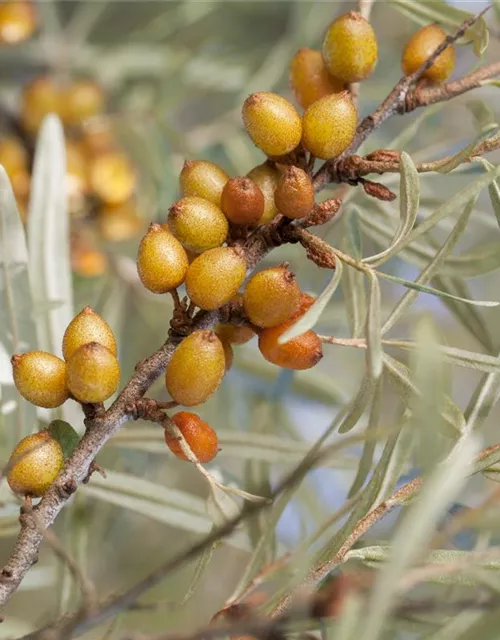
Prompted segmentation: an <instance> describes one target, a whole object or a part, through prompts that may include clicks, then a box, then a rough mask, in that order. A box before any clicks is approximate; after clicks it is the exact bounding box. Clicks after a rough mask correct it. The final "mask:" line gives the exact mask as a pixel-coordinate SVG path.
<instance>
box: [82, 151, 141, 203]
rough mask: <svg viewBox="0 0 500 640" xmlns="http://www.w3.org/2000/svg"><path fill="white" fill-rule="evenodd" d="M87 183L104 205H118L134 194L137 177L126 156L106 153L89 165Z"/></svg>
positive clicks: (115, 152) (119, 152)
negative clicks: (88, 182)
mask: <svg viewBox="0 0 500 640" xmlns="http://www.w3.org/2000/svg"><path fill="white" fill-rule="evenodd" d="M89 181H90V186H91V188H92V190H93V191H94V193H95V195H96V196H97V197H98V198H100V199H101V200H102V201H103V202H105V203H106V204H120V203H121V202H125V201H126V200H128V199H129V198H130V197H131V196H132V194H133V193H134V190H135V187H136V184H137V176H136V173H135V170H134V167H133V166H132V163H131V162H130V159H129V158H128V156H127V155H126V154H125V153H123V152H121V151H108V152H106V153H103V154H101V155H98V156H96V157H95V158H94V159H93V160H92V162H91V163H90V168H89Z"/></svg>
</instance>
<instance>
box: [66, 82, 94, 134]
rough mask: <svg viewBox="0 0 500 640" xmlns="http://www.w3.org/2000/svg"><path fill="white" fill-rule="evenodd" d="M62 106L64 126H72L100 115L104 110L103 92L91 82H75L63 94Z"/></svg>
mask: <svg viewBox="0 0 500 640" xmlns="http://www.w3.org/2000/svg"><path fill="white" fill-rule="evenodd" d="M62 97H63V100H64V106H63V110H62V113H61V116H62V120H63V122H64V124H66V125H70V126H72V125H73V126H74V125H78V124H81V123H82V121H83V120H86V119H87V118H91V117H92V116H96V115H97V114H99V113H101V112H102V110H103V109H104V92H103V90H102V88H101V87H100V86H99V85H98V84H97V83H96V82H94V81H92V80H77V81H76V82H73V83H71V84H70V85H69V86H68V87H66V89H65V90H64V92H63V96H62Z"/></svg>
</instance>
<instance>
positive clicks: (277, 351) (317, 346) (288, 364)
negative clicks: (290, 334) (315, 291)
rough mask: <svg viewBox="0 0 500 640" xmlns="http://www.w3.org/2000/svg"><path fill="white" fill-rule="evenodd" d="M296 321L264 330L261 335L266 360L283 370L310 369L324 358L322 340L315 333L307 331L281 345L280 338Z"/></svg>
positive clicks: (260, 343) (289, 321) (261, 344)
mask: <svg viewBox="0 0 500 640" xmlns="http://www.w3.org/2000/svg"><path fill="white" fill-rule="evenodd" d="M295 322H296V319H293V320H288V322H284V323H283V324H280V325H278V326H277V327H272V328H271V329H263V330H262V331H261V332H260V334H259V349H260V352H261V353H262V355H263V356H264V358H265V359H266V360H267V361H268V362H271V363H272V364H275V365H277V366H278V367H282V368H283V369H296V370H303V369H310V368H311V367H314V366H315V365H316V364H318V362H319V361H320V360H321V358H322V357H323V350H322V346H321V340H320V339H319V337H318V336H317V334H316V333H314V331H306V332H305V333H303V334H302V335H301V336H297V337H296V338H292V340H289V341H288V342H285V343H284V344H279V343H278V339H279V337H280V336H281V335H282V334H283V333H285V331H286V330H287V329H289V328H290V327H291V326H292V325H293V324H294V323H295Z"/></svg>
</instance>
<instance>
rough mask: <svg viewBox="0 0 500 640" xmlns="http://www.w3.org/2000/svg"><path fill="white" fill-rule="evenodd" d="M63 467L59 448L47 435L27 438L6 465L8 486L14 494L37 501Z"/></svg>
mask: <svg viewBox="0 0 500 640" xmlns="http://www.w3.org/2000/svg"><path fill="white" fill-rule="evenodd" d="M63 465H64V456H63V450H62V448H61V445H60V444H59V442H57V440H55V439H54V438H53V437H52V436H51V435H50V433H49V432H48V431H46V430H44V431H40V432H39V433H34V434H33V435H31V436H26V438H23V439H22V440H21V442H19V444H18V445H17V446H16V448H15V449H14V451H13V452H12V455H11V457H10V459H9V462H8V464H7V468H8V470H9V471H8V473H7V482H8V483H9V486H10V488H11V489H12V491H13V492H14V493H17V494H18V495H21V496H30V497H33V498H39V497H41V496H43V495H45V493H46V492H47V491H48V489H49V487H50V486H51V485H52V483H53V482H54V480H55V479H56V478H57V476H58V475H59V473H60V471H61V469H62V468H63Z"/></svg>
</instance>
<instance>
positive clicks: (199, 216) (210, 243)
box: [168, 196, 229, 253]
mask: <svg viewBox="0 0 500 640" xmlns="http://www.w3.org/2000/svg"><path fill="white" fill-rule="evenodd" d="M168 225H169V227H170V230H171V231H172V233H173V234H174V236H175V237H176V238H177V239H178V240H179V242H180V243H181V244H182V245H183V246H184V247H185V248H186V249H189V250H190V251H194V252H195V253H203V251H208V249H214V248H215V247H220V245H221V244H222V243H223V242H224V241H225V239H226V236H227V232H228V230H229V225H228V223H227V219H226V216H225V215H224V214H223V213H222V211H221V210H220V209H219V207H218V206H217V205H216V204H214V203H213V202H210V201H209V200H205V198H199V197H198V196H186V197H185V198H181V200H178V201H177V202H176V203H175V204H173V205H172V206H171V207H170V211H169V214H168Z"/></svg>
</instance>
